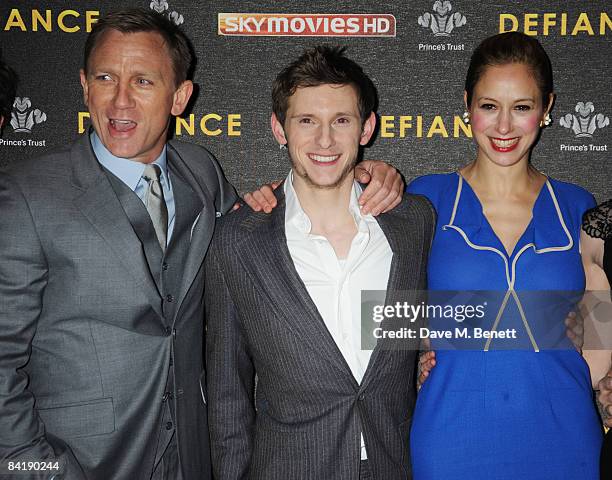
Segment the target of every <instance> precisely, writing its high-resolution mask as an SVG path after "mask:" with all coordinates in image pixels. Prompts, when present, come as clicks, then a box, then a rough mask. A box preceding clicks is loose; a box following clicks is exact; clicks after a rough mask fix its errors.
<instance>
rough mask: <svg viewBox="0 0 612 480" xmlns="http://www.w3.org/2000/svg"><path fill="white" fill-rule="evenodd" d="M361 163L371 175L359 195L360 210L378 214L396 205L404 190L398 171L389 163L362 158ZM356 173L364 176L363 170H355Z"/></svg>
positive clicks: (365, 212)
mask: <svg viewBox="0 0 612 480" xmlns="http://www.w3.org/2000/svg"><path fill="white" fill-rule="evenodd" d="M366 162H367V163H366ZM361 164H365V165H363V167H364V168H365V169H367V170H366V171H367V172H368V173H369V176H370V177H371V178H370V181H369V183H368V186H367V187H366V189H365V190H364V191H363V193H362V194H361V196H360V197H359V205H361V206H362V212H363V213H364V214H368V213H371V214H372V215H379V214H380V213H381V212H383V211H386V210H389V209H391V208H393V207H394V206H395V205H397V204H398V203H399V202H400V201H401V198H402V195H403V191H404V181H403V180H402V177H401V175H400V174H399V172H398V171H397V170H396V169H395V168H394V167H392V166H391V165H387V164H386V163H383V162H379V161H374V160H364V161H363V162H361ZM361 164H360V165H361ZM358 174H359V175H360V177H364V175H363V172H361V171H360V172H356V175H358Z"/></svg>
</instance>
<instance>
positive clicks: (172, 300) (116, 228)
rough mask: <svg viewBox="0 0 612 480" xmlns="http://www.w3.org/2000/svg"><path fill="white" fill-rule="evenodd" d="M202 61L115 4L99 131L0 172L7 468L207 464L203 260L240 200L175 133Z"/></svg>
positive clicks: (107, 476) (95, 82)
mask: <svg viewBox="0 0 612 480" xmlns="http://www.w3.org/2000/svg"><path fill="white" fill-rule="evenodd" d="M192 60H193V59H192V54H191V50H190V47H189V43H188V40H187V38H186V37H185V35H184V34H183V33H182V32H181V31H180V29H179V28H178V27H176V26H175V25H174V24H173V23H172V22H170V21H169V20H168V19H167V18H165V17H163V16H162V15H158V14H156V13H154V12H152V11H150V10H125V11H120V12H116V13H113V14H110V15H108V16H106V17H105V18H103V19H101V20H100V21H99V22H98V23H97V24H96V25H95V26H94V28H93V29H92V32H91V34H90V36H89V37H88V40H87V43H86V46H85V64H84V70H83V71H82V73H81V83H82V86H83V91H84V98H85V103H86V104H87V106H88V109H89V112H90V114H91V120H92V124H93V127H94V129H93V131H92V132H90V134H89V135H86V136H83V137H82V138H80V139H79V140H77V141H76V142H75V143H73V144H72V145H69V146H67V147H65V148H62V149H60V150H57V151H55V152H53V153H50V154H48V155H46V156H44V157H42V158H37V159H33V160H31V161H27V162H20V163H19V164H13V165H12V166H11V168H10V170H9V171H8V172H5V173H2V174H0V206H1V210H2V215H0V306H1V307H0V308H1V310H0V473H5V472H6V471H7V470H8V468H9V465H8V462H9V461H10V462H13V464H12V466H13V468H14V467H15V461H17V460H38V461H40V460H48V461H52V460H55V459H57V461H58V462H59V463H58V464H56V463H55V462H54V461H53V462H51V463H50V464H49V465H48V466H50V467H51V468H48V469H47V470H46V472H40V475H39V476H40V477H41V478H47V477H50V476H52V475H56V474H58V470H62V472H63V473H62V474H61V477H60V476H59V475H58V476H57V478H65V479H69V480H83V479H92V480H97V479H100V480H111V479H112V480H124V479H130V480H132V479H156V480H157V479H172V480H174V479H180V478H182V479H183V480H191V479H193V480H196V479H197V480H201V479H207V478H210V459H209V448H208V442H209V439H208V431H207V417H206V408H205V404H204V401H203V397H202V392H201V387H200V374H201V371H202V338H203V322H204V310H203V301H202V294H203V289H204V278H203V259H204V255H205V253H206V251H207V249H208V245H209V242H210V239H211V236H212V232H213V229H214V223H215V220H216V218H217V217H219V216H221V215H223V214H225V213H226V212H228V211H229V210H230V209H231V207H232V205H234V203H235V202H236V200H237V196H236V193H235V191H234V189H233V187H232V186H231V185H230V184H229V183H228V182H227V181H226V179H225V178H224V176H223V173H222V171H221V169H220V167H219V165H218V164H217V162H216V161H215V159H214V158H213V157H212V156H211V155H210V154H209V153H208V152H207V151H206V150H205V149H203V148H201V147H199V146H196V145H190V144H186V143H182V142H177V141H170V142H167V135H168V128H169V124H170V119H171V117H172V116H173V115H179V114H181V113H182V112H183V110H184V109H185V106H186V105H187V103H188V102H189V98H190V96H191V93H192V88H193V85H192V83H191V81H189V80H188V71H189V70H190V67H191V64H192ZM381 167H382V166H381ZM374 173H375V175H374V176H377V177H378V178H377V179H376V181H377V183H383V184H384V183H386V182H387V181H390V182H391V183H393V182H396V181H397V177H398V175H397V173H396V172H395V170H394V169H392V168H390V167H384V168H378V172H374ZM374 190H376V189H374ZM394 193H397V192H394ZM375 196H376V195H375ZM389 202H390V203H393V198H391V199H390V200H389V201H387V203H389ZM375 203H379V202H375ZM382 203H383V204H384V203H385V202H382ZM374 208H377V206H376V205H374ZM379 208H380V207H379ZM383 208H384V207H383ZM56 465H57V466H58V468H57V469H56V468H55V466H56ZM38 466H39V467H40V464H39V465H38ZM26 467H27V464H26ZM29 473H30V474H31V475H29V476H27V475H26V476H24V475H23V472H21V473H20V475H18V478H32V477H35V476H37V474H36V473H35V472H29ZM3 478H4V477H3Z"/></svg>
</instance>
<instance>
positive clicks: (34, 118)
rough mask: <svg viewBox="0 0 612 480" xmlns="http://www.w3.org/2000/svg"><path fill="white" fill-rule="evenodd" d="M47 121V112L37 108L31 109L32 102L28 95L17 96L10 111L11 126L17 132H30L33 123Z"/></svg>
mask: <svg viewBox="0 0 612 480" xmlns="http://www.w3.org/2000/svg"><path fill="white" fill-rule="evenodd" d="M46 121H47V114H46V113H45V112H42V111H40V110H39V109H38V108H35V109H32V102H31V101H30V99H29V98H28V97H17V98H15V102H14V103H13V112H12V113H11V126H12V127H13V130H14V131H15V132H18V133H32V128H33V127H34V125H35V124H39V123H43V122H46Z"/></svg>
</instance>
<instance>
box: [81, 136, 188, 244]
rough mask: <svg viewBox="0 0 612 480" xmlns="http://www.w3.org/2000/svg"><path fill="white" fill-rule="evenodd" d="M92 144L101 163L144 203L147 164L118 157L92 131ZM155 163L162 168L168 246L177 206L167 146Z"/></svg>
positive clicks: (161, 176) (161, 180)
mask: <svg viewBox="0 0 612 480" xmlns="http://www.w3.org/2000/svg"><path fill="white" fill-rule="evenodd" d="M89 138H90V140H91V146H92V148H93V151H94V153H95V154H96V158H97V159H98V161H99V162H100V164H101V165H102V166H103V167H104V168H106V169H107V170H108V171H110V172H111V173H112V174H113V175H115V176H116V177H117V178H118V179H119V180H121V181H122V182H123V183H125V184H126V185H127V186H128V187H129V188H130V190H132V191H133V192H134V193H135V194H136V195H138V198H140V200H142V202H143V203H144V201H145V195H146V193H147V188H148V186H149V185H148V182H147V181H146V180H145V179H144V178H142V175H143V174H144V170H145V166H146V165H145V164H144V163H141V162H136V161H134V160H130V159H127V158H121V157H116V156H115V155H113V154H112V153H111V152H109V151H108V149H107V148H106V147H105V146H104V144H103V143H102V141H101V140H100V137H98V135H97V134H96V132H91V135H90V137H89ZM153 163H154V164H156V165H158V166H159V168H160V169H161V175H160V183H161V186H162V189H163V191H164V201H165V202H166V209H167V210H168V234H167V236H166V247H167V246H168V245H169V244H170V238H172V231H173V230H174V219H175V218H176V208H175V206H174V194H173V193H172V183H171V182H170V176H169V174H168V162H167V160H166V146H165V145H164V149H163V150H162V153H161V155H160V156H159V157H157V159H155V161H154V162H153Z"/></svg>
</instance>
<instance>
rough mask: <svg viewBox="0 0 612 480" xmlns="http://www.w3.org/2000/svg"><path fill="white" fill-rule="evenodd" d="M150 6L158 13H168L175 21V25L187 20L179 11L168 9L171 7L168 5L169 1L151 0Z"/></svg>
mask: <svg viewBox="0 0 612 480" xmlns="http://www.w3.org/2000/svg"><path fill="white" fill-rule="evenodd" d="M149 8H150V9H151V10H155V11H156V12H157V13H162V14H164V15H167V17H168V18H169V19H170V20H171V21H172V22H174V24H175V25H180V24H182V23H183V22H184V21H185V19H184V18H183V16H182V15H181V14H180V13H178V12H177V11H174V10H173V11H171V12H170V11H168V10H169V9H170V6H169V5H168V2H167V1H166V0H151V3H150V4H149Z"/></svg>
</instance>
